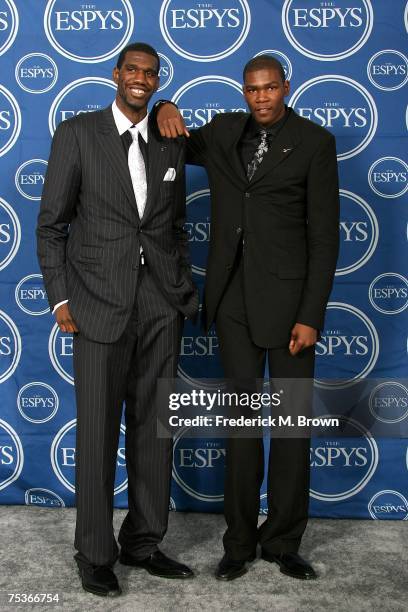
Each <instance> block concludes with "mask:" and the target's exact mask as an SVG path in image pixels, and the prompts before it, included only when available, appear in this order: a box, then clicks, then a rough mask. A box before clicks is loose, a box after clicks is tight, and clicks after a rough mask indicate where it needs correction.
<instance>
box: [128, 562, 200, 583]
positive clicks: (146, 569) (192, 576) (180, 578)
mask: <svg viewBox="0 0 408 612" xmlns="http://www.w3.org/2000/svg"><path fill="white" fill-rule="evenodd" d="M119 563H120V564H121V565H126V566H127V567H134V568H136V569H142V570H145V571H146V572H148V573H149V574H150V575H151V576H156V577H157V578H168V579H169V580H188V579H189V578H194V574H188V575H187V576H176V575H173V576H171V575H170V576H169V575H168V574H158V573H157V572H152V570H150V569H149V568H147V567H143V565H136V564H135V563H128V562H127V561H122V560H121V559H119Z"/></svg>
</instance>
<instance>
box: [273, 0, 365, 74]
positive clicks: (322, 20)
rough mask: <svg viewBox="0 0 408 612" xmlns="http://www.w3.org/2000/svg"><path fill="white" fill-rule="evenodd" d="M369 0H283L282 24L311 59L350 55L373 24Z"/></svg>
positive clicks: (292, 39)
mask: <svg viewBox="0 0 408 612" xmlns="http://www.w3.org/2000/svg"><path fill="white" fill-rule="evenodd" d="M373 19H374V16H373V9H372V7H371V1H370V0H351V1H347V2H346V1H345V0H335V1H334V0H332V1H330V2H322V1H321V0H307V1H305V0H285V3H284V5H283V8H282V27H283V31H284V33H285V36H286V38H287V39H288V41H289V42H290V44H291V45H293V47H295V49H296V50H297V51H299V53H302V54H303V55H306V56H307V57H310V58H311V59H314V60H319V61H322V62H324V61H326V62H327V61H333V60H339V59H344V58H346V57H350V55H353V53H356V51H358V50H359V49H361V47H362V46H363V45H364V44H365V43H366V42H367V39H368V37H369V36H370V34H371V30H372V28H373Z"/></svg>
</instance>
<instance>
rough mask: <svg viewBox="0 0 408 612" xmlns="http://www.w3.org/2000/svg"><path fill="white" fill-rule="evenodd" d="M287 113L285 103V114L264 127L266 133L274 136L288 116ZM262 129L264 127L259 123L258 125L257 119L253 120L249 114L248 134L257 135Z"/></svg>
mask: <svg viewBox="0 0 408 612" xmlns="http://www.w3.org/2000/svg"><path fill="white" fill-rule="evenodd" d="M288 115H289V109H288V107H287V106H286V105H285V114H284V115H283V117H282V118H281V119H279V121H276V123H273V124H272V125H271V126H270V127H268V128H267V129H266V133H267V134H271V135H272V136H275V134H276V133H277V132H278V131H279V130H280V128H281V127H282V125H283V124H284V123H285V121H286V119H287V118H288ZM263 129H264V128H263V127H262V126H261V125H259V123H257V121H255V119H254V118H253V116H252V115H251V116H250V119H249V125H248V132H249V134H250V136H254V137H255V136H257V135H258V134H259V133H260V132H261V130H263Z"/></svg>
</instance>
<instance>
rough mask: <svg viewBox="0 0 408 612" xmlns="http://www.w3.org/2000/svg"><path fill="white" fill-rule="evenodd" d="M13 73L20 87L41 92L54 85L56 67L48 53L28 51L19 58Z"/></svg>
mask: <svg viewBox="0 0 408 612" xmlns="http://www.w3.org/2000/svg"><path fill="white" fill-rule="evenodd" d="M15 75H16V81H17V83H18V84H19V85H20V87H21V89H24V91H28V92H29V93H33V94H41V93H45V92H46V91H49V90H50V89H52V88H53V87H54V85H55V83H56V82H57V79H58V68H57V64H56V63H55V62H54V60H53V59H52V58H51V57H49V55H45V53H28V54H27V55H24V56H23V57H22V58H21V59H20V60H19V62H18V64H17V66H16V70H15Z"/></svg>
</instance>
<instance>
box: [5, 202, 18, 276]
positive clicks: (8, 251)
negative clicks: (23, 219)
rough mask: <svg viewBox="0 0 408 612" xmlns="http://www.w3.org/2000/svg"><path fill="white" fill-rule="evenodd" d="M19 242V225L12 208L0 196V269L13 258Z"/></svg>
mask: <svg viewBox="0 0 408 612" xmlns="http://www.w3.org/2000/svg"><path fill="white" fill-rule="evenodd" d="M20 242H21V226H20V221H19V219H18V217H17V213H16V212H15V211H14V209H13V208H12V207H11V206H10V204H8V203H7V202H6V200H3V198H0V270H3V269H4V268H6V267H7V266H8V265H9V263H10V262H11V261H12V260H13V259H14V257H15V255H16V253H17V251H18V249H19V246H20Z"/></svg>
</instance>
